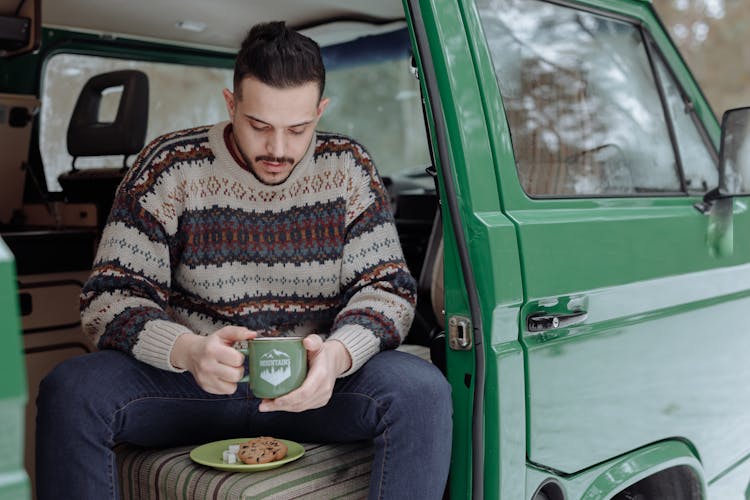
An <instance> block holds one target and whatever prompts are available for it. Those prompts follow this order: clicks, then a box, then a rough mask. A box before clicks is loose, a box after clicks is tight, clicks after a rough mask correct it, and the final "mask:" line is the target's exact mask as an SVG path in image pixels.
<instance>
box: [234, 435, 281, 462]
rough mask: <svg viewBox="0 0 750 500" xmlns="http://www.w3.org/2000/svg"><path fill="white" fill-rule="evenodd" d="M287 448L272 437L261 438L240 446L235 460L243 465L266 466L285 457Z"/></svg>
mask: <svg viewBox="0 0 750 500" xmlns="http://www.w3.org/2000/svg"><path fill="white" fill-rule="evenodd" d="M286 453H287V446H286V445H285V444H284V443H282V442H281V441H279V440H278V439H274V438H272V437H267V436H261V437H257V438H253V439H251V440H249V441H247V442H246V443H242V444H240V451H238V452H237V458H239V459H240V460H241V461H242V463H245V464H266V463H268V462H274V461H276V460H281V459H282V458H284V457H285V456H286Z"/></svg>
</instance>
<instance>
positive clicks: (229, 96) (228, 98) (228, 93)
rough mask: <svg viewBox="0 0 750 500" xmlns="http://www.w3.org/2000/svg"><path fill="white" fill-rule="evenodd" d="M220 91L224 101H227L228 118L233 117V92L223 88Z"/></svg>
mask: <svg viewBox="0 0 750 500" xmlns="http://www.w3.org/2000/svg"><path fill="white" fill-rule="evenodd" d="M221 93H222V95H223V96H224V101H226V103H227V113H229V118H230V119H231V118H234V94H233V93H232V91H231V90H229V89H224V90H222V91H221Z"/></svg>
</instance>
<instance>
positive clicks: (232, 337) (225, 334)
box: [216, 326, 258, 344]
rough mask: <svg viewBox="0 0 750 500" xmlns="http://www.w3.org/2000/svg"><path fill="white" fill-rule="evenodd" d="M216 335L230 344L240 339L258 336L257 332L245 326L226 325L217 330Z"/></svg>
mask: <svg viewBox="0 0 750 500" xmlns="http://www.w3.org/2000/svg"><path fill="white" fill-rule="evenodd" d="M216 335H217V336H218V337H219V338H221V339H222V340H224V341H226V342H227V343H229V344H232V343H234V342H237V341H238V340H249V339H253V338H255V337H257V336H258V334H257V333H256V332H254V331H252V330H249V329H247V328H245V327H244V326H225V327H224V328H220V329H219V330H216Z"/></svg>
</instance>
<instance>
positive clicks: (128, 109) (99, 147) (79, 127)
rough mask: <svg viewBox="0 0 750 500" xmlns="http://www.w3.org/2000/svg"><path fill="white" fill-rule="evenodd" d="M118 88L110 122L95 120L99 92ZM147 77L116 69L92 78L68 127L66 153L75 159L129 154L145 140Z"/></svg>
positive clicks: (135, 150)
mask: <svg viewBox="0 0 750 500" xmlns="http://www.w3.org/2000/svg"><path fill="white" fill-rule="evenodd" d="M120 86H121V87H122V96H121V98H120V104H119V106H118V108H117V115H116V116H115V120H114V121H113V122H112V123H102V122H100V121H99V107H100V105H101V101H102V93H103V92H104V91H105V90H107V89H110V88H115V87H120ZM148 97H149V96H148V77H147V76H146V74H145V73H143V72H142V71H137V70H120V71H112V72H109V73H102V74H100V75H96V76H93V77H91V78H90V79H89V81H88V82H86V84H85V85H84V86H83V89H81V93H80V95H79V96H78V100H77V101H76V105H75V108H74V109H73V115H72V116H71V118H70V124H69V125H68V135H67V143H68V152H69V153H70V155H71V156H73V158H74V160H73V164H74V166H75V158H76V157H79V156H106V155H125V156H126V157H127V155H132V154H136V153H138V152H139V151H140V150H141V149H142V148H143V144H144V142H145V140H146V127H147V125H148Z"/></svg>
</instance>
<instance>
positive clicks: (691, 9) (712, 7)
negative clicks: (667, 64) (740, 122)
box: [653, 0, 750, 119]
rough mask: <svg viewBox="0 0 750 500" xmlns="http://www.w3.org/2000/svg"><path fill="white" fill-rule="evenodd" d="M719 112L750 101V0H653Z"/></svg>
mask: <svg viewBox="0 0 750 500" xmlns="http://www.w3.org/2000/svg"><path fill="white" fill-rule="evenodd" d="M653 5H654V7H655V8H656V10H657V12H658V13H659V15H660V17H661V18H662V21H663V22H664V24H665V25H666V26H667V28H668V30H669V33H670V35H671V36H672V38H673V39H674V41H675V43H676V44H677V46H678V47H679V49H680V52H681V53H682V56H683V57H684V58H685V60H686V61H687V63H688V65H689V66H690V68H691V69H692V71H693V75H694V76H695V77H696V79H697V80H698V82H699V83H700V85H701V87H702V88H703V91H704V92H705V94H706V97H707V98H708V101H709V102H710V104H711V107H712V108H713V110H714V113H716V115H717V117H718V118H719V119H721V115H722V113H723V112H724V111H725V110H727V109H730V108H736V107H741V106H750V39H749V36H750V1H748V0H653Z"/></svg>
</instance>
